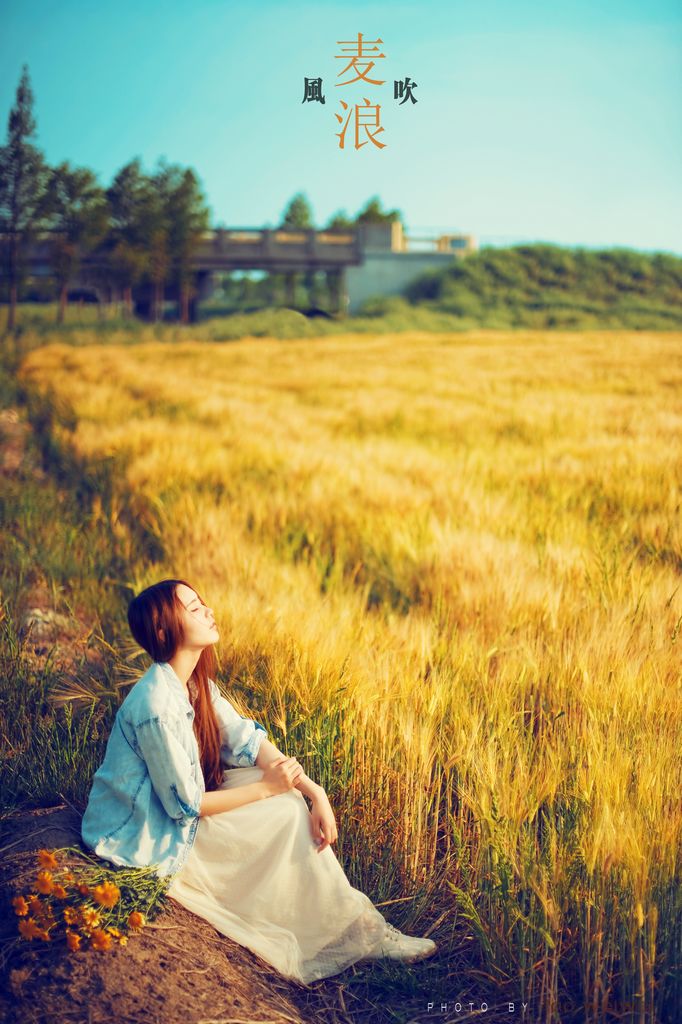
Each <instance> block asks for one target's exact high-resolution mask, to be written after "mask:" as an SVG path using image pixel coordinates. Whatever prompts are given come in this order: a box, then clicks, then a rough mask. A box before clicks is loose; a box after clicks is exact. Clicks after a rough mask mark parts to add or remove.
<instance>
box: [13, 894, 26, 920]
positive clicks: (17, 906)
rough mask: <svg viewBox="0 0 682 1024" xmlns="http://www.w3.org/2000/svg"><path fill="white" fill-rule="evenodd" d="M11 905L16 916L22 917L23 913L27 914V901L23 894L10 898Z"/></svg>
mask: <svg viewBox="0 0 682 1024" xmlns="http://www.w3.org/2000/svg"><path fill="white" fill-rule="evenodd" d="M12 906H13V907H14V913H15V914H16V915H17V917H23V916H24V914H28V903H27V902H26V900H25V899H24V897H23V896H15V897H14V899H13V900H12Z"/></svg>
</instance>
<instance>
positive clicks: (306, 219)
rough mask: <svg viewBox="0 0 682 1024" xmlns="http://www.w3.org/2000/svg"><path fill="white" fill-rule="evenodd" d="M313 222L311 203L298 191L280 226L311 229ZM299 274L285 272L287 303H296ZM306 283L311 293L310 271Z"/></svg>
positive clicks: (305, 278)
mask: <svg viewBox="0 0 682 1024" xmlns="http://www.w3.org/2000/svg"><path fill="white" fill-rule="evenodd" d="M314 226H315V225H314V223H313V211H312V209H311V206H310V203H309V202H308V200H307V198H306V196H305V195H304V194H303V192H297V193H296V195H295V196H294V197H293V199H292V200H291V201H290V202H289V205H288V206H287V208H286V210H285V211H284V217H283V219H282V223H281V225H280V227H281V228H282V229H286V228H295V229H298V230H306V231H308V230H310V229H311V228H314ZM298 277H299V275H298V274H297V273H296V272H295V271H291V270H290V271H287V273H285V274H284V288H285V294H286V301H287V305H289V306H295V305H296V284H297V281H298ZM304 284H305V287H306V289H307V291H308V294H310V289H311V287H312V284H313V275H312V274H311V273H310V271H309V272H308V273H307V274H305V276H304Z"/></svg>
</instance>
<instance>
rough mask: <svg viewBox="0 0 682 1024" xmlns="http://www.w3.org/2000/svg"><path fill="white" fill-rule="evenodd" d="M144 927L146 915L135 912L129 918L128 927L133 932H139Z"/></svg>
mask: <svg viewBox="0 0 682 1024" xmlns="http://www.w3.org/2000/svg"><path fill="white" fill-rule="evenodd" d="M143 925H144V914H142V913H140V911H139V910H133V912H132V914H130V915H129V917H128V927H129V928H132V929H133V931H137V930H138V929H139V928H142V926H143Z"/></svg>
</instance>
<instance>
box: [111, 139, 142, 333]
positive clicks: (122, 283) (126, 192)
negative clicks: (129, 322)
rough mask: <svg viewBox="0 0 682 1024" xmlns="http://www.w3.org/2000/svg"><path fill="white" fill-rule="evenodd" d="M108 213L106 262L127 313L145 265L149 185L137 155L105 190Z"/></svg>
mask: <svg viewBox="0 0 682 1024" xmlns="http://www.w3.org/2000/svg"><path fill="white" fill-rule="evenodd" d="M106 197H107V201H108V203H109V209H110V216H111V229H110V233H109V242H110V245H109V250H110V251H109V263H110V266H111V270H112V273H113V275H114V278H115V280H116V283H117V284H118V286H119V288H121V289H122V290H123V297H124V303H125V308H126V311H127V313H128V315H131V314H132V309H133V297H132V293H133V288H134V287H135V285H136V284H137V283H138V282H139V281H140V280H141V278H142V276H143V274H144V272H145V269H146V268H147V267H148V265H149V254H150V250H151V234H152V233H151V232H150V230H149V227H148V222H149V213H148V208H149V197H150V184H149V179H148V177H147V176H146V175H145V174H143V172H142V168H141V166H140V161H139V159H138V158H136V159H135V160H131V162H130V163H128V164H126V165H125V167H122V168H121V170H120V171H119V172H118V174H117V175H116V177H115V178H114V180H113V182H112V184H111V185H110V187H109V188H108V189H107V192H106Z"/></svg>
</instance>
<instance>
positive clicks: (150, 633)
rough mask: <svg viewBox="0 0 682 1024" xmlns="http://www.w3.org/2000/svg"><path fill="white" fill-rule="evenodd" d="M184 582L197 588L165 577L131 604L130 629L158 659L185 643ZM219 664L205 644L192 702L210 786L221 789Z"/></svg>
mask: <svg viewBox="0 0 682 1024" xmlns="http://www.w3.org/2000/svg"><path fill="white" fill-rule="evenodd" d="M180 583H182V584H184V585H185V586H186V587H189V588H190V589H191V590H194V587H193V586H192V585H191V583H188V582H187V580H161V581H160V582H159V583H154V584H152V586H151V587H147V588H146V589H145V590H142V591H141V592H140V593H139V594H138V595H137V596H136V597H134V598H133V599H132V601H131V602H130V604H129V605H128V625H129V626H130V631H131V633H132V634H133V636H134V637H135V640H136V641H137V642H138V644H139V645H140V647H143V648H144V650H145V651H146V652H147V654H149V656H150V657H151V658H153V659H154V661H169V660H170V659H171V658H172V657H173V655H174V654H175V652H176V651H177V649H178V647H179V646H180V644H181V643H182V640H183V635H182V618H181V608H182V603H181V601H180V598H179V597H178V595H177V587H178V584H180ZM194 592H195V593H196V590H195V591H194ZM197 597H198V598H199V600H200V601H201V603H202V604H205V603H206V602H205V601H204V600H202V598H201V597H199V594H197ZM216 667H217V666H216V656H215V652H214V650H213V647H212V646H211V647H205V648H204V649H203V651H202V652H201V654H200V655H199V660H198V662H197V664H196V668H195V669H194V678H195V680H196V683H197V695H196V697H195V699H194V701H191V703H192V707H193V708H194V734H195V736H196V738H197V745H198V747H199V757H200V759H201V770H202V772H203V773H204V782H205V785H206V789H207V790H211V789H217V788H218V786H219V785H220V783H221V782H222V777H223V770H222V767H221V764H220V728H219V726H218V719H217V718H216V713H215V710H214V708H213V701H212V700H211V693H210V689H209V685H208V681H209V679H214V678H215V674H216ZM190 700H191V698H190Z"/></svg>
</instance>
